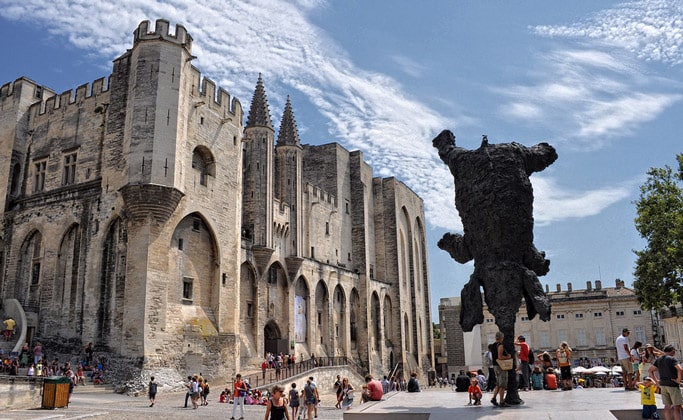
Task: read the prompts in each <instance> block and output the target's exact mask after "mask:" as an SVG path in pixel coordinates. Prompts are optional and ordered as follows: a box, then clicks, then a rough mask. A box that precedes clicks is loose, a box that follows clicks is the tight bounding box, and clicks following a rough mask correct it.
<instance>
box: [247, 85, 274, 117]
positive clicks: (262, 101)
mask: <svg viewBox="0 0 683 420" xmlns="http://www.w3.org/2000/svg"><path fill="white" fill-rule="evenodd" d="M249 127H268V128H270V129H272V128H273V122H272V121H271V120H270V110H269V109H268V99H266V90H265V88H264V87H263V79H262V78H261V73H259V74H258V82H256V89H255V90H254V96H253V97H252V98H251V108H250V109H249V116H248V117H247V125H246V126H245V128H249Z"/></svg>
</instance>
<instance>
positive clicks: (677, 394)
mask: <svg viewBox="0 0 683 420" xmlns="http://www.w3.org/2000/svg"><path fill="white" fill-rule="evenodd" d="M675 354H676V349H675V348H674V346H672V345H671V344H669V345H667V346H666V347H664V354H663V355H662V356H661V357H659V358H658V359H657V360H655V362H654V363H653V364H652V366H650V370H649V372H648V376H649V377H650V378H651V379H652V380H653V381H654V383H655V384H656V385H658V386H659V389H660V390H661V393H662V402H663V403H664V418H665V419H666V420H674V419H676V420H678V419H680V418H681V405H683V395H681V388H680V385H681V381H683V368H682V367H681V364H680V363H679V362H678V360H676V358H675V357H674V355H675ZM657 377H659V379H657ZM672 407H673V412H674V415H673V417H672V416H671V408H672Z"/></svg>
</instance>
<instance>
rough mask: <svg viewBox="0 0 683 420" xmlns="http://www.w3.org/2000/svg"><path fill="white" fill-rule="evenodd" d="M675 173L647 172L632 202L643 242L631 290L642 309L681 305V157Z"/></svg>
mask: <svg viewBox="0 0 683 420" xmlns="http://www.w3.org/2000/svg"><path fill="white" fill-rule="evenodd" d="M676 159H677V160H678V172H675V171H674V170H673V169H671V168H670V167H669V166H668V165H667V166H665V167H664V168H651V169H650V170H649V171H648V172H647V175H648V178H647V181H646V182H645V184H643V185H642V186H641V187H640V198H639V199H638V200H637V201H636V207H637V212H638V216H637V217H636V219H635V223H636V229H637V230H638V232H639V233H640V236H642V237H643V238H644V239H645V240H646V241H647V246H646V248H645V249H643V250H642V251H634V252H635V253H636V255H637V257H638V258H637V260H636V270H635V273H634V274H635V277H636V281H635V282H634V284H633V286H634V288H635V291H636V296H637V297H638V301H639V302H640V303H641V305H642V306H643V308H645V309H659V308H663V307H665V306H671V305H675V304H676V303H683V188H682V183H683V154H679V155H677V156H676Z"/></svg>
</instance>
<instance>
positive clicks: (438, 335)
mask: <svg viewBox="0 0 683 420" xmlns="http://www.w3.org/2000/svg"><path fill="white" fill-rule="evenodd" d="M432 337H434V339H435V340H438V339H440V338H441V329H440V328H439V326H438V325H436V324H435V323H433V322H432Z"/></svg>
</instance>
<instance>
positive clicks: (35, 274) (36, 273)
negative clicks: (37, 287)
mask: <svg viewBox="0 0 683 420" xmlns="http://www.w3.org/2000/svg"><path fill="white" fill-rule="evenodd" d="M38 283H40V263H39V262H37V263H33V267H32V268H31V284H38Z"/></svg>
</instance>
